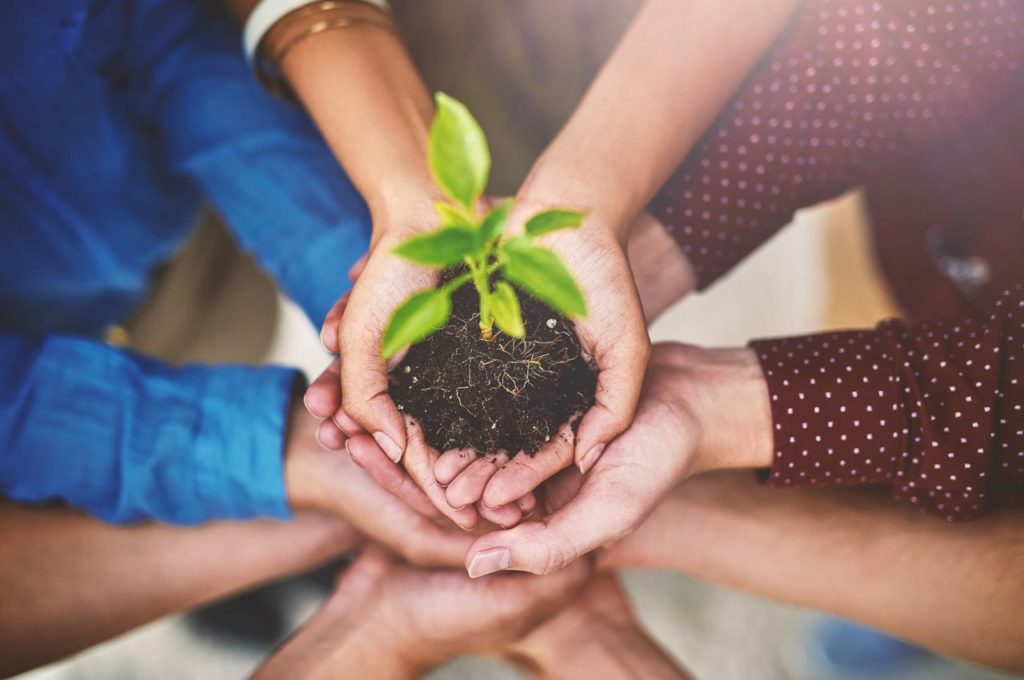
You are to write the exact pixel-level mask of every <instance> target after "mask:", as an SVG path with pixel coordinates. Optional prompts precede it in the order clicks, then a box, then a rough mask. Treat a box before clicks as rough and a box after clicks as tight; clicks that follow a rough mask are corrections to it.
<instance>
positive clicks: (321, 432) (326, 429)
mask: <svg viewBox="0 0 1024 680" xmlns="http://www.w3.org/2000/svg"><path fill="white" fill-rule="evenodd" d="M347 440H348V436H347V435H346V434H345V433H344V432H342V431H341V430H340V429H338V426H337V425H335V424H334V421H333V420H325V421H323V422H322V423H320V425H318V426H317V428H316V441H317V443H318V444H319V445H320V446H321V447H322V448H324V449H327V450H328V451H340V450H341V449H343V448H345V442H346V441H347Z"/></svg>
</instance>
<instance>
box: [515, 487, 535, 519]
mask: <svg viewBox="0 0 1024 680" xmlns="http://www.w3.org/2000/svg"><path fill="white" fill-rule="evenodd" d="M516 505H518V506H519V510H520V512H522V513H523V517H529V516H530V515H532V514H533V511H534V510H536V509H537V496H536V495H535V494H533V493H528V494H526V495H525V496H523V497H522V498H520V499H519V500H517V501H516Z"/></svg>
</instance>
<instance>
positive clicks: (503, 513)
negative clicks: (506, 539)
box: [476, 503, 523, 529]
mask: <svg viewBox="0 0 1024 680" xmlns="http://www.w3.org/2000/svg"><path fill="white" fill-rule="evenodd" d="M476 510H477V512H479V513H480V516H481V517H482V518H484V519H485V520H487V521H488V522H490V523H492V524H497V525H498V526H499V527H501V528H502V529H510V528H512V527H514V526H515V525H517V524H519V522H520V520H522V519H523V511H522V510H520V509H519V505H517V504H516V503H509V504H508V505H503V506H502V507H500V508H488V507H486V506H484V505H483V504H480V503H477V504H476Z"/></svg>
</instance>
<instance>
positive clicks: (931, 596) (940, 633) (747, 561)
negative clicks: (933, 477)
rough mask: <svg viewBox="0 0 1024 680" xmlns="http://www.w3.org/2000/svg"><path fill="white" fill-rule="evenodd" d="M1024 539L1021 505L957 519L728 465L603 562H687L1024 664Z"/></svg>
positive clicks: (874, 495)
mask: <svg viewBox="0 0 1024 680" xmlns="http://www.w3.org/2000/svg"><path fill="white" fill-rule="evenodd" d="M1021 545H1024V509H1021V508H1016V509H1007V510H1004V511H1002V512H997V513H993V514H992V515H989V516H988V517H986V518H983V519H981V520H978V521H976V522H972V523H969V524H956V525H952V524H947V523H944V522H940V521H936V520H935V519H934V518H930V517H927V516H925V515H922V514H921V513H919V512H917V511H916V510H914V509H913V508H907V507H901V506H896V505H894V504H892V502H891V501H889V500H888V499H887V498H886V497H885V495H884V494H883V493H879V492H877V491H875V490H868V489H863V490H849V489H831V490H829V491H827V492H826V491H823V490H816V489H814V490H812V489H800V490H786V491H779V490H773V489H770V488H766V487H764V486H762V485H760V484H758V483H757V481H756V480H755V479H754V477H753V475H749V474H740V473H728V474H716V475H706V476H701V477H697V478H694V479H692V480H690V481H689V482H687V483H685V484H684V485H683V486H682V487H681V488H680V489H679V491H678V492H676V493H675V494H674V495H673V496H671V497H670V498H669V499H667V500H666V501H665V502H664V503H663V504H662V505H661V506H660V507H659V508H658V509H657V510H656V511H655V513H654V514H653V515H652V516H651V517H650V518H649V519H648V520H647V522H646V523H645V524H644V525H643V526H642V527H641V528H640V529H639V530H638V531H637V532H636V533H635V534H634V535H633V536H631V537H630V538H628V539H626V540H625V541H623V542H622V543H621V544H620V545H618V546H616V547H615V548H614V549H612V550H611V551H609V552H608V553H606V554H605V555H604V556H603V557H602V561H601V564H602V567H604V568H623V567H629V566H639V567H645V568H669V569H676V570H679V571H683V572H685V573H689V574H692V575H694V576H696V577H698V578H701V579H704V580H708V581H711V582H713V583H717V584H720V585H724V586H727V587H731V588H736V589H739V590H744V591H747V592H751V593H755V594H757V595H760V596H763V597H769V598H772V599H775V600H779V601H782V602H787V603H791V604H796V605H799V606H804V607H811V608H814V609H820V610H824V611H828V612H831V613H834V614H837V615H840V616H843V617H846V618H850V619H853V620H856V621H860V622H863V623H866V624H868V625H871V626H875V627H878V628H881V629H883V630H887V631H890V632H892V633H895V634H898V635H900V636H902V637H905V638H908V639H910V640H913V641H915V642H918V643H920V644H922V645H925V646H927V647H930V648H932V649H935V650H937V651H940V652H943V653H947V654H951V655H954V656H959V657H963V658H967V659H970V660H973V661H977V662H980V663H985V664H990V665H994V666H999V667H1003V668H1009V669H1014V670H1018V671H1019V670H1021V669H1022V668H1024V654H1022V652H1021V650H1024V634H1022V632H1021V629H1020V626H1019V625H1017V623H1016V621H1017V619H1018V618H1019V613H1020V611H1021V608H1022V607H1024V584H1022V583H1021V581H1020V579H1019V578H1018V575H1019V574H1020V573H1021V571H1022V569H1024V552H1022V551H1021V548H1020V546H1021ZM951 614H954V615H953V616H951Z"/></svg>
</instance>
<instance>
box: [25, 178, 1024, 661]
mask: <svg viewBox="0 0 1024 680" xmlns="http://www.w3.org/2000/svg"><path fill="white" fill-rule="evenodd" d="M892 311H893V308H892V306H891V303H890V302H889V300H888V298H887V296H886V294H885V289H884V286H882V285H881V283H880V282H879V281H878V280H877V277H875V275H874V273H873V271H872V268H871V264H870V258H869V257H868V247H867V240H866V236H865V232H864V230H863V228H862V226H861V220H860V206H859V203H858V201H857V199H856V197H846V198H844V199H842V200H840V201H838V202H835V203H833V204H832V205H829V206H824V207H821V208H817V209H814V210H809V211H805V212H804V213H801V214H800V215H799V216H798V218H797V220H796V223H795V224H794V225H793V226H791V227H789V228H788V229H787V230H785V231H784V232H783V233H782V234H781V235H780V236H779V237H777V238H776V239H775V240H773V241H772V242H771V243H770V244H769V245H768V246H767V247H765V248H764V249H762V250H761V251H760V252H759V253H757V254H756V255H755V256H754V257H753V258H751V259H750V260H749V261H748V262H747V263H745V264H744V265H743V266H742V267H741V268H740V269H739V270H738V271H736V272H735V273H734V274H732V275H730V276H729V277H728V278H727V279H726V280H724V281H722V282H721V283H720V284H719V285H717V286H715V287H714V288H713V289H712V290H710V291H709V292H707V293H706V294H702V295H699V296H696V297H694V298H692V299H690V300H688V301H686V302H685V303H683V304H680V305H678V306H677V307H675V308H674V309H672V310H670V312H668V313H667V314H666V315H665V317H664V318H662V319H661V320H659V322H658V323H657V324H656V325H655V327H654V328H653V329H652V336H653V337H654V339H655V340H656V341H662V340H685V341H689V342H698V343H706V344H732V343H742V342H744V341H746V340H747V339H749V338H751V337H755V336H767V335H776V334H788V333H801V332H810V331H814V330H817V329H821V328H837V327H850V326H862V325H867V324H870V323H872V322H874V321H876V320H877V319H879V318H881V317H882V316H885V315H886V314H889V313H891V312H892ZM267 360H268V361H274V362H279V363H286V364H292V365H296V366H300V367H302V368H303V369H304V370H306V371H307V373H310V374H313V373H315V372H318V371H319V370H320V368H321V367H322V366H323V365H324V364H325V362H326V360H327V357H326V356H325V355H324V353H323V350H322V349H321V348H320V345H319V342H318V341H317V338H316V333H315V332H314V330H313V329H312V327H311V326H310V325H309V323H308V322H307V321H306V320H305V318H304V317H303V316H302V314H301V312H299V311H298V309H297V308H296V307H295V306H294V305H292V304H291V303H289V302H287V301H285V300H282V301H281V303H280V306H279V309H278V324H277V328H276V331H275V334H274V336H273V338H272V339H271V342H270V349H269V351H268V353H267ZM623 578H624V581H625V583H626V585H627V587H628V589H629V592H630V594H631V596H632V597H633V600H634V602H635V604H636V607H637V609H638V611H639V613H640V616H641V618H642V620H643V622H644V624H645V625H646V626H647V628H648V629H649V631H650V632H651V633H652V635H654V636H655V637H656V639H658V640H659V641H660V642H661V643H662V644H663V645H664V646H665V648H666V649H668V650H670V651H671V653H672V654H674V655H675V656H676V657H677V658H679V659H680V660H681V661H682V662H684V663H685V664H686V665H687V666H688V667H689V668H691V669H692V670H693V672H694V673H695V674H696V675H697V677H699V678H704V679H708V680H712V679H713V680H784V679H789V680H832V679H831V678H828V677H826V676H823V675H821V674H820V672H817V671H814V670H812V668H811V667H810V666H808V664H807V663H806V660H805V657H804V656H803V655H804V654H805V653H806V650H807V649H808V646H807V645H806V644H804V642H805V639H806V636H807V633H808V629H809V626H810V625H811V624H812V623H813V621H814V618H815V615H814V614H812V613H809V612H805V611H801V610H797V609H794V608H791V607H784V606H780V605H776V604H773V603H770V602H766V601H763V600H760V599H757V598H752V597H748V596H745V595H741V594H737V593H732V592H728V591H725V590H722V589H719V588H715V587H711V586H708V585H705V584H702V583H699V582H696V581H694V580H692V579H689V578H687V577H684V576H680V575H677V574H669V573H627V574H625V575H624V576H623ZM316 602H317V599H316V595H315V594H313V593H311V592H307V591H302V590H296V591H295V593H294V597H293V598H292V599H291V605H292V608H293V615H294V619H295V621H296V622H298V621H300V620H302V619H303V618H304V617H305V616H308V614H309V613H310V612H311V611H312V610H313V609H314V608H315V606H316ZM260 656H261V654H260V653H259V652H257V651H253V650H246V649H238V648H228V647H224V646H218V645H216V644H215V643H213V642H212V641H209V640H203V639H199V638H197V636H196V635H195V633H194V632H193V631H192V630H191V629H190V628H188V627H187V626H186V625H185V624H184V623H183V622H182V621H181V620H180V619H179V618H170V619H166V620H163V621H159V622H156V623H154V624H151V625H149V626H146V627H144V628H142V629H140V630H138V631H135V632H133V633H131V634H129V635H126V636H124V637H122V638H120V639H118V640H115V641H112V642H110V643H107V644H105V645H101V646H100V647H97V648H95V649H93V650H90V651H88V652H85V653H83V654H80V655H78V656H77V657H75V658H74V659H71V660H69V661H66V662H64V663H61V664H57V665H54V666H51V667H48V668H45V669H40V670H38V671H35V672H33V673H30V674H27V675H25V676H24V678H26V679H31V680H72V679H77V678H103V679H104V680H119V679H122V678H123V679H129V678H147V679H154V680H156V679H166V680H179V679H181V680H186V679H188V680H192V679H206V678H218V679H219V678H241V677H244V676H245V675H246V673H247V672H248V671H249V670H250V669H251V668H253V666H254V665H255V664H256V663H257V662H258V660H259V658H260ZM431 677H432V678H435V679H436V680H464V679H469V678H474V679H475V678H494V679H501V678H516V677H519V676H518V675H517V674H516V673H515V672H514V671H512V670H511V669H508V668H505V667H503V666H500V665H498V664H494V663H491V662H489V661H484V660H478V659H464V660H459V661H457V662H455V663H453V664H450V665H449V666H447V667H445V668H443V669H439V670H438V671H436V672H435V673H434V674H432V676H431ZM1004 677H1007V676H1001V675H998V674H994V673H989V672H987V671H983V670H981V669H978V668H974V667H970V666H966V665H957V664H946V663H936V664H931V665H928V666H926V667H922V668H921V669H919V670H918V671H917V672H915V674H913V675H905V676H902V678H901V680H903V679H905V680H916V679H920V680H925V679H928V680H953V679H962V680H968V679H974V680H988V679H991V680H996V679H997V678H1004Z"/></svg>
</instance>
